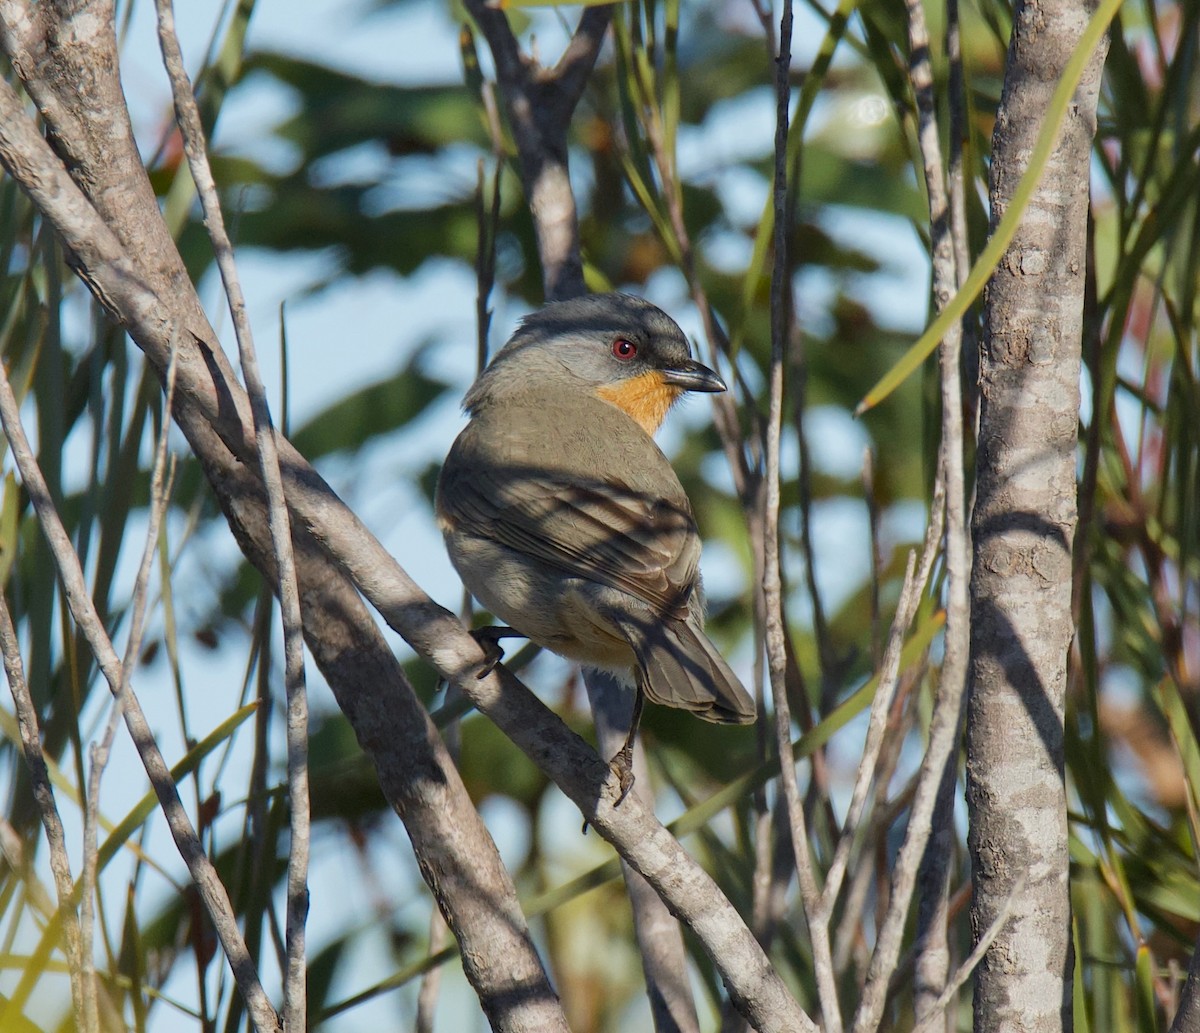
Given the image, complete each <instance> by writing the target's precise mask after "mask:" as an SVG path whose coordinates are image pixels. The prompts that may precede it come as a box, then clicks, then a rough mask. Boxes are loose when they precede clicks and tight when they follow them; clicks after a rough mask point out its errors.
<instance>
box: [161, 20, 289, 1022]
mask: <svg viewBox="0 0 1200 1033" xmlns="http://www.w3.org/2000/svg"><path fill="white" fill-rule="evenodd" d="M155 8H156V10H157V12H158V38H159V44H160V46H161V48H162V55H163V64H164V66H165V67H166V70H167V75H168V76H169V78H170V80H171V93H172V94H173V96H174V100H175V116H176V120H177V121H178V123H179V130H180V133H181V134H182V136H183V148H184V152H185V153H186V154H187V159H188V168H189V169H190V170H191V173H192V180H193V181H194V182H195V184H196V191H197V193H198V194H199V196H200V203H201V205H202V207H203V209H204V225H205V226H206V228H207V229H208V235H209V239H210V240H211V241H212V247H213V254H214V255H215V257H216V261H217V268H218V269H219V270H220V273H221V282H222V284H223V285H224V287H225V296H226V298H227V299H228V301H229V312H230V315H231V316H232V317H233V327H234V333H235V335H236V337H237V342H238V354H239V358H240V360H241V366H242V374H243V376H244V377H245V379H246V393H247V394H248V395H249V396H250V408H251V412H252V413H253V417H254V438H255V445H256V447H257V451H258V456H259V462H260V464H261V471H260V472H261V475H262V480H263V484H264V486H265V487H266V490H267V505H268V514H269V523H270V529H271V542H272V544H273V546H274V550H275V563H276V567H277V573H278V581H279V610H280V615H281V616H282V619H283V649H284V683H285V687H286V689H285V691H286V699H287V722H286V725H287V781H288V804H289V807H288V820H289V828H290V831H291V837H290V839H289V842H288V870H287V931H286V940H287V971H286V972H285V974H284V981H283V1022H284V1026H285V1027H286V1028H287V1030H288V1033H303V1031H304V1029H305V1023H306V1021H307V1020H306V1012H307V997H308V993H307V982H308V969H307V963H306V960H305V923H306V922H307V920H308V899H309V895H308V861H309V849H310V841H311V837H312V828H311V815H310V808H309V793H308V694H307V691H306V687H305V679H304V632H303V624H302V620H301V614H300V585H299V579H298V576H297V573H296V557H295V555H294V554H293V552H292V531H291V516H290V515H289V513H288V508H287V498H286V496H285V494H284V487H283V475H282V474H281V473H280V469H279V454H278V452H277V450H276V446H275V428H274V426H273V425H272V423H271V412H270V408H269V407H268V405H267V393H266V388H265V386H264V385H263V380H262V374H261V372H260V371H259V367H258V356H257V354H256V352H255V348H254V337H253V334H252V333H251V329H250V319H249V316H248V315H247V313H246V301H245V298H244V297H243V295H242V287H241V282H240V281H239V279H238V274H237V267H236V264H235V262H234V256H233V244H232V243H231V242H230V240H229V235H228V233H227V232H226V230H225V217H224V215H223V214H222V212H221V203H220V200H219V199H218V197H217V184H216V182H215V180H214V179H213V175H212V168H211V167H210V165H209V162H208V154H207V151H206V147H205V142H204V126H203V124H202V123H201V120H200V112H199V110H198V109H197V107H196V96H195V93H194V92H193V90H192V84H191V81H190V80H189V79H188V75H187V71H186V70H185V68H184V65H183V54H182V52H181V51H180V49H179V39H178V37H177V36H176V33H175V14H174V9H173V4H172V0H155Z"/></svg>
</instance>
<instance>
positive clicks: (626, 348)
mask: <svg viewBox="0 0 1200 1033" xmlns="http://www.w3.org/2000/svg"><path fill="white" fill-rule="evenodd" d="M612 353H613V356H614V357H615V358H618V359H620V360H621V361H622V362H628V361H629V360H630V359H632V358H633V357H634V356H635V355H637V353H638V347H637V345H636V344H634V342H633V341H631V340H629V338H628V337H618V338H616V339H615V340H614V341H613V343H612Z"/></svg>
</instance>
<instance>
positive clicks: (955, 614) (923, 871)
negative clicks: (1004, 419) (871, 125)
mask: <svg viewBox="0 0 1200 1033" xmlns="http://www.w3.org/2000/svg"><path fill="white" fill-rule="evenodd" d="M905 8H906V10H907V13H908V38H909V53H910V55H911V56H910V61H909V79H910V81H911V83H912V88H913V95H914V97H915V99H916V106H917V142H918V146H919V148H920V151H921V158H922V164H923V166H924V173H925V189H926V193H927V195H928V197H929V225H930V243H931V245H932V281H933V299H934V307H935V310H936V311H937V312H938V313H940V312H941V311H942V309H943V308H945V306H946V305H947V303H948V302H949V301H950V299H951V297H953V296H954V293H955V291H956V290H957V289H958V285H959V279H960V276H962V275H963V272H961V271H960V269H959V261H958V257H957V256H958V254H960V253H962V252H964V251H965V250H966V242H965V241H960V242H956V241H955V240H954V239H953V233H952V229H953V227H952V219H951V213H950V199H949V196H948V189H947V184H946V170H945V167H944V165H943V162H942V152H941V144H940V142H939V134H938V123H937V111H936V108H935V104H934V94H933V68H932V65H931V63H930V57H929V30H928V28H927V27H926V24H925V10H924V7H923V6H922V4H921V2H920V0H906V3H905ZM958 150H959V154H960V155H961V148H959V149H958ZM959 171H960V174H961V168H960V170H959ZM961 229H962V231H964V232H965V227H961ZM962 325H963V324H962V322H961V321H960V322H957V323H955V324H954V325H953V326H952V327H951V328H950V329H949V331H948V332H947V333H946V336H945V337H944V338H943V339H942V344H941V348H940V352H939V368H940V372H941V393H942V440H941V448H940V450H939V454H938V464H939V470H938V476H939V478H940V479H941V480H942V482H943V484H944V485H945V506H946V546H945V556H946V631H945V653H944V656H943V659H942V668H941V675H940V680H939V684H938V692H937V701H936V704H935V706H936V708H937V710H936V712H935V714H934V717H933V724H932V727H931V728H930V735H929V745H928V747H927V749H928V754H929V756H931V757H934V756H938V757H941V760H940V768H939V767H938V762H937V761H936V760H935V762H934V765H933V766H932V767H931V769H930V776H929V777H930V778H931V779H935V780H936V782H937V787H936V790H935V793H934V800H933V809H932V813H931V818H930V824H931V826H932V830H933V831H932V834H931V835H930V837H929V841H928V843H927V844H926V846H925V849H924V851H923V855H922V857H921V861H920V866H919V872H918V876H919V878H920V881H921V887H922V893H921V897H920V902H919V906H918V911H917V946H916V949H917V960H916V980H915V990H914V997H915V1011H916V1018H917V1022H918V1023H921V1022H923V1021H924V1020H925V1016H926V1015H927V1014H933V1013H934V1011H935V1010H936V1009H937V1008H938V1002H939V1001H940V1000H941V995H942V992H943V990H944V989H945V986H946V981H947V978H948V973H949V968H950V952H949V946H948V944H947V940H946V909H947V904H948V898H949V869H950V859H951V857H952V856H953V841H954V826H953V818H954V789H955V785H956V784H957V774H958V765H957V763H956V761H955V757H956V755H957V752H958V743H959V736H960V733H961V726H962V707H963V696H964V694H965V692H966V686H967V660H968V657H969V656H970V648H971V638H970V636H971V613H970V600H969V598H968V586H969V584H970V577H971V553H970V539H969V532H968V528H967V512H966V478H965V473H964V469H963V468H964V464H965V462H966V458H965V454H964V446H963V416H962V413H963V406H962V397H963V393H962V383H961V377H960V372H959V362H960V357H961V351H962ZM913 820H914V821H915V820H916V818H915V814H914V818H913ZM943 1007H944V1006H943Z"/></svg>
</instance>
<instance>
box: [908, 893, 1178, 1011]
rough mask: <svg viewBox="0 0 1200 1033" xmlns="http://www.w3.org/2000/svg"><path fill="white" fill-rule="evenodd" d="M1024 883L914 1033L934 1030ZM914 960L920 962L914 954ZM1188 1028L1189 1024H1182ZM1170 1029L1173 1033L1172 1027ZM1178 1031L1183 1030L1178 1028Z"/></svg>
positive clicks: (1002, 909) (999, 926) (1005, 916)
mask: <svg viewBox="0 0 1200 1033" xmlns="http://www.w3.org/2000/svg"><path fill="white" fill-rule="evenodd" d="M1024 887H1025V874H1024V873H1021V874H1020V875H1019V876H1017V881H1016V882H1015V883H1013V889H1012V892H1011V893H1010V894H1009V895H1008V900H1007V901H1006V902H1005V904H1004V907H1002V908H1001V909H1000V911H999V913H998V914H997V915H996V917H995V918H994V919H993V920H992V924H991V925H989V926H988V927H987V929H985V930H984V932H983V935H982V936H980V937H979V942H978V943H976V944H975V947H974V949H973V950H972V951H971V953H970V954H968V955H967V957H966V960H965V961H963V963H962V964H961V965H959V966H958V969H957V970H956V971H955V973H954V975H953V976H951V977H950V978H949V979H947V980H946V985H945V987H944V988H943V989H942V992H941V993H940V994H938V996H937V998H935V999H934V1000H933V1001H932V1002H931V1004H930V1006H929V1008H928V1010H927V1012H926V1014H925V1016H924V1018H922V1019H921V1021H920V1023H919V1024H918V1026H917V1027H916V1030H915V1033H934V1031H935V1030H937V1029H938V1026H939V1022H940V1021H941V1019H942V1016H943V1015H944V1014H945V1011H946V1009H947V1008H948V1007H949V1006H950V1002H951V1001H953V1000H954V995H955V994H957V993H958V991H959V990H961V989H962V987H963V984H964V983H966V981H967V980H968V979H970V978H971V973H972V972H974V971H975V968H976V966H977V965H978V964H979V963H980V962H981V961H982V960H983V956H984V955H985V954H986V953H987V952H988V948H989V947H990V946H991V945H992V941H993V940H995V939H996V937H997V936H999V935H1000V930H1001V929H1003V928H1004V926H1005V923H1006V922H1008V917H1009V915H1011V914H1012V909H1013V903H1014V902H1015V901H1016V899H1017V897H1018V896H1019V895H1020V893H1021V890H1022V889H1023V888H1024ZM917 963H918V964H920V958H919V957H918V959H917ZM1185 1028H1190V1027H1185ZM1172 1033H1175V1030H1174V1027H1172ZM1179 1033H1183V1031H1182V1030H1180V1031H1179Z"/></svg>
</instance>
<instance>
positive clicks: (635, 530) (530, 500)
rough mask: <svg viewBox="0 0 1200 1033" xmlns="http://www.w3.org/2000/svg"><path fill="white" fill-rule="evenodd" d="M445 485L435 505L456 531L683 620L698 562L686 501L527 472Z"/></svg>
mask: <svg viewBox="0 0 1200 1033" xmlns="http://www.w3.org/2000/svg"><path fill="white" fill-rule="evenodd" d="M450 477H451V478H452V479H453V481H454V483H453V486H452V490H449V491H445V492H444V493H443V496H442V498H443V501H442V503H441V504H442V506H443V507H444V509H445V510H446V511H447V516H449V517H450V518H451V519H452V521H453V522H454V523H455V525H456V526H457V527H458V528H460V529H461V530H464V531H467V532H469V533H471V534H473V535H476V536H479V537H482V538H487V539H490V540H492V541H495V542H498V543H500V544H502V545H506V546H508V547H509V548H511V549H514V550H516V551H517V552H521V553H524V554H526V555H528V556H531V557H533V558H535V559H538V560H541V561H542V562H544V563H548V564H551V565H553V566H555V567H557V568H559V569H560V570H562V571H563V573H564V574H566V575H569V576H576V577H582V578H587V579H588V580H591V581H596V582H599V583H601V584H605V585H609V586H610V587H612V588H617V589H620V590H622V591H625V592H629V593H630V594H632V595H634V596H637V597H638V598H640V599H643V600H644V601H646V602H648V603H650V604H651V605H653V606H654V607H655V608H656V609H657V610H658V611H659V612H660V613H663V614H670V615H672V616H679V617H686V615H687V607H688V599H689V597H690V595H691V592H692V590H693V588H694V586H695V584H696V580H697V574H696V569H697V565H698V563H699V557H700V541H699V537H698V535H697V532H696V525H695V521H694V520H693V518H692V514H691V512H690V510H689V509H688V508H687V505H686V501H684V502H683V504H682V505H680V504H678V503H672V502H671V501H668V500H665V499H662V498H654V497H650V496H648V495H647V494H644V493H639V492H637V491H635V490H633V489H631V488H629V487H628V486H626V485H624V484H622V483H620V482H619V481H617V480H613V479H612V478H608V479H605V480H589V479H584V480H579V479H577V478H575V477H569V476H567V475H565V474H563V473H562V472H561V471H558V470H554V469H549V468H539V467H536V466H528V465H526V466H516V465H511V466H510V465H498V466H493V468H492V469H489V470H486V471H485V470H479V469H478V468H476V469H475V470H472V472H471V475H470V476H469V477H467V476H455V475H454V473H453V471H450Z"/></svg>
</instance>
